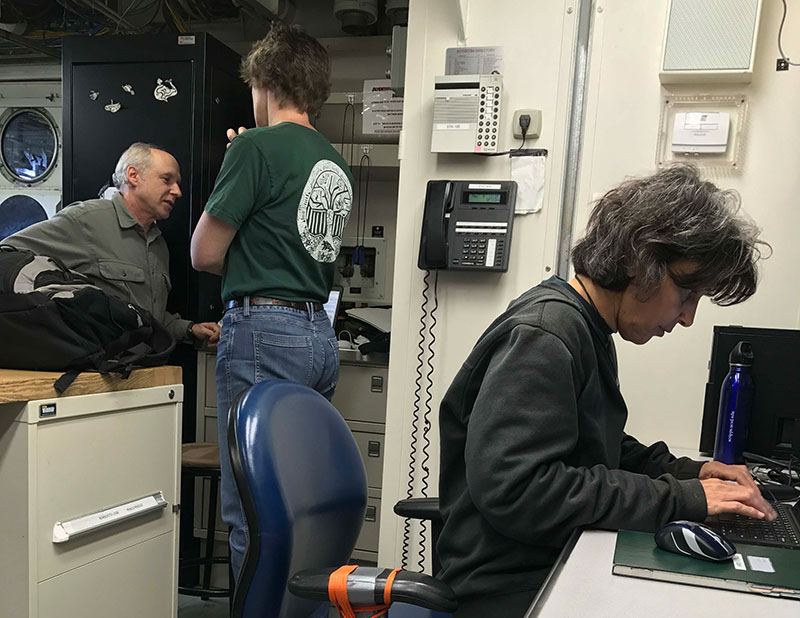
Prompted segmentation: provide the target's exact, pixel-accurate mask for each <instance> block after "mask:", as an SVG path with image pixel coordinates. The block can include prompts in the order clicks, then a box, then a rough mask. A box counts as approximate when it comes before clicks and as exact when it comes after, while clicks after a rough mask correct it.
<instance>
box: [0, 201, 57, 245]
mask: <svg viewBox="0 0 800 618" xmlns="http://www.w3.org/2000/svg"><path fill="white" fill-rule="evenodd" d="M45 219H47V213H46V212H45V210H44V208H42V205H41V204H40V203H39V202H37V201H36V200H35V199H33V198H32V197H29V196H27V195H12V196H11V197H9V198H6V199H5V200H3V201H2V202H0V240H2V239H3V238H6V237H7V236H11V234H16V233H17V232H19V231H20V230H24V229H25V228H26V227H28V226H29V225H33V224H34V223H38V222H39V221H44V220H45Z"/></svg>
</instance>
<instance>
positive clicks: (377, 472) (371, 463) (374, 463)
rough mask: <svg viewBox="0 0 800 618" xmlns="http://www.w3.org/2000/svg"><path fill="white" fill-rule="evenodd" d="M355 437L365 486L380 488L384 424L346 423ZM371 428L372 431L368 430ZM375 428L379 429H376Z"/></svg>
mask: <svg viewBox="0 0 800 618" xmlns="http://www.w3.org/2000/svg"><path fill="white" fill-rule="evenodd" d="M347 425H348V426H349V427H350V431H351V432H352V434H353V438H355V441H356V444H357V445H358V450H359V451H360V452H361V459H362V460H363V461H364V468H365V469H366V471H367V487H375V488H377V489H380V487H381V482H382V480H383V451H384V448H383V447H384V435H383V433H382V431H383V428H384V426H383V425H376V426H374V427H370V424H369V423H347ZM370 429H372V431H371V430H370ZM376 430H380V432H379V431H376Z"/></svg>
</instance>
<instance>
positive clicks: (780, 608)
mask: <svg viewBox="0 0 800 618" xmlns="http://www.w3.org/2000/svg"><path fill="white" fill-rule="evenodd" d="M616 539H617V533H616V532H606V531H602V530H588V531H586V532H584V533H583V534H582V535H581V537H580V538H579V539H578V542H577V544H576V545H575V547H574V548H573V549H572V552H571V553H570V555H569V557H568V558H567V560H566V562H565V563H564V566H563V568H562V570H561V571H560V573H558V575H556V576H555V579H554V581H553V582H552V584H551V586H550V588H549V592H548V593H547V594H546V596H544V597H543V598H542V599H541V600H540V602H539V603H537V605H536V607H533V608H531V610H529V612H528V614H527V615H526V618H563V617H564V616H581V618H584V617H585V618H612V617H613V618H617V617H619V616H642V617H644V618H662V617H663V618H673V617H674V616H681V618H709V616H737V617H739V616H741V617H743V618H760V617H761V616H769V617H770V618H784V617H785V618H789V617H791V618H797V616H800V601H796V600H793V599H777V598H772V597H765V596H761V595H757V594H747V593H743V592H732V591H729V590H716V589H713V588H701V587H699V586H689V585H684V584H673V583H669V582H659V581H652V580H647V579H639V578H634V577H623V576H620V575H612V573H611V566H612V559H613V557H614V546H615V544H616Z"/></svg>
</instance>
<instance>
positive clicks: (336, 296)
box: [322, 285, 343, 326]
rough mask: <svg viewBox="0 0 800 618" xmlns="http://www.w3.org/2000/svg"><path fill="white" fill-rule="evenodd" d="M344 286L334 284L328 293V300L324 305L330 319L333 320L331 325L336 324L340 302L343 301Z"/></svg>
mask: <svg viewBox="0 0 800 618" xmlns="http://www.w3.org/2000/svg"><path fill="white" fill-rule="evenodd" d="M342 290H343V288H342V287H341V286H339V285H335V286H333V288H332V289H331V293H330V294H328V300H327V302H326V303H325V304H324V305H323V306H322V308H323V309H325V313H327V314H328V319H329V320H330V321H331V326H336V316H337V315H338V313H339V303H341V301H342Z"/></svg>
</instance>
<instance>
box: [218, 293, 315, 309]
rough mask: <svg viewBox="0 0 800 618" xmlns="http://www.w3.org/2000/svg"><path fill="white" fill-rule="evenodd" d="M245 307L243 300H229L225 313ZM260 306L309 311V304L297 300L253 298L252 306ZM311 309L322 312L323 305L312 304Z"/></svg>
mask: <svg viewBox="0 0 800 618" xmlns="http://www.w3.org/2000/svg"><path fill="white" fill-rule="evenodd" d="M243 305H244V299H243V298H234V299H233V300H229V301H228V302H227V303H225V311H227V310H228V309H234V308H236V307H242V306H243ZM258 305H272V306H274V307H291V308H292V309H299V310H300V311H306V310H308V303H305V302H301V301H296V300H281V299H280V298H267V297H266V296H251V297H250V306H251V307H256V306H258ZM311 307H312V308H313V309H314V311H321V310H322V303H311Z"/></svg>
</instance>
